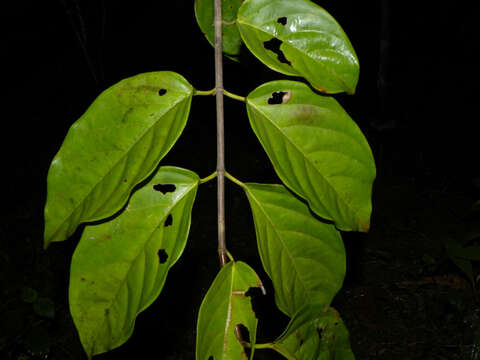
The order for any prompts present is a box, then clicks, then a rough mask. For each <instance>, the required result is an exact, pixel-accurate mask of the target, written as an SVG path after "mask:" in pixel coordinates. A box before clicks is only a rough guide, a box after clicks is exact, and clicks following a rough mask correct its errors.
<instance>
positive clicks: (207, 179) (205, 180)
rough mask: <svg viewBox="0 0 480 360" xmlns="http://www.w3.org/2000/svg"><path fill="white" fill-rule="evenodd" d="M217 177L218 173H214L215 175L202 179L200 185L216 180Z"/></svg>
mask: <svg viewBox="0 0 480 360" xmlns="http://www.w3.org/2000/svg"><path fill="white" fill-rule="evenodd" d="M216 177H217V172H216V171H214V172H213V173H211V174H210V175H208V176H207V177H204V178H203V179H200V184H204V183H206V182H209V181H210V180H212V179H215V178H216Z"/></svg>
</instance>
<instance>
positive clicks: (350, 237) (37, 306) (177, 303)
mask: <svg viewBox="0 0 480 360" xmlns="http://www.w3.org/2000/svg"><path fill="white" fill-rule="evenodd" d="M27 165H28V164H27ZM31 165H32V166H34V164H31ZM248 166H250V167H252V166H253V167H255V166H256V165H255V164H253V165H252V164H249V165H248ZM258 166H259V168H260V167H261V166H262V165H258ZM379 168H380V169H381V167H379ZM44 172H45V169H42V171H40V172H39V175H38V179H34V180H32V179H29V181H30V182H29V183H28V184H27V183H23V185H24V186H30V190H31V192H30V193H31V194H43V193H44V189H43V188H41V186H44V184H43V183H42V182H41V180H40V178H41V177H42V178H43V176H44V175H45V174H44ZM20 175H21V174H20ZM19 177H20V176H19ZM419 179H420V180H419ZM37 180H38V181H39V183H41V186H40V185H38V186H37V185H35V181H37ZM456 181H457V180H456V179H454V178H453V177H452V178H447V177H443V178H442V176H435V177H432V178H429V179H427V178H425V177H423V178H419V177H412V176H406V175H402V174H396V173H394V172H393V171H391V170H388V169H387V171H379V173H378V176H377V180H376V183H375V190H374V201H373V208H374V211H373V216H372V225H371V231H370V233H368V234H344V239H345V243H346V249H347V254H348V270H347V273H348V275H347V278H346V280H345V284H344V287H343V289H342V290H341V291H340V293H339V294H338V295H337V297H336V298H335V300H334V303H333V306H334V307H335V308H336V309H337V310H338V311H339V313H340V314H341V316H342V318H343V319H344V322H345V324H346V325H347V328H348V329H349V332H350V340H351V345H352V349H353V351H354V353H355V355H356V358H357V359H358V360H364V359H365V360H366V359H375V360H376V359H379V360H380V359H385V360H386V359H388V360H396V359H399V360H400V359H422V360H427V359H432V360H433V359H436V360H442V359H452V360H453V359H458V360H460V359H462V360H467V359H468V360H478V359H480V306H479V304H478V302H477V300H476V298H477V296H476V293H475V292H474V290H473V289H472V285H471V283H470V282H469V280H468V278H467V277H466V276H465V274H464V273H462V272H461V271H460V270H459V269H458V268H457V267H456V266H455V265H454V264H453V262H452V261H451V260H450V259H449V258H448V257H447V256H446V252H445V248H444V245H443V244H444V241H446V240H449V239H450V240H461V239H463V238H464V237H465V236H467V235H468V234H470V233H472V231H478V232H479V233H480V229H479V218H478V216H475V215H474V214H472V212H471V207H472V204H473V202H474V201H475V200H476V199H475V198H472V193H470V192H468V191H464V190H463V189H464V185H463V184H459V183H457V182H456ZM10 190H11V189H10ZM4 191H6V192H8V191H9V189H4ZM214 194H215V184H214V183H213V182H212V183H211V184H210V183H209V184H207V186H206V187H205V191H203V190H202V191H201V192H200V191H199V195H198V199H197V200H198V203H199V204H202V203H205V205H199V208H195V209H194V213H193V219H192V228H191V238H192V239H191V243H192V244H191V246H189V247H187V250H186V251H185V254H184V256H183V257H182V259H181V260H180V261H179V262H178V264H177V265H176V266H175V267H174V268H172V271H171V274H170V275H169V278H168V279H167V283H166V286H165V288H164V290H163V293H162V295H161V296H160V298H159V299H158V300H157V302H156V303H155V304H154V305H152V308H151V309H148V310H146V311H145V312H144V313H142V314H141V315H140V316H139V318H138V320H137V324H136V330H135V332H134V335H133V336H132V338H131V339H130V340H129V341H128V342H127V343H126V344H125V345H123V346H122V347H120V348H119V349H117V350H114V351H112V352H111V353H109V354H106V355H102V356H99V357H98V359H119V358H123V357H125V356H127V355H128V356H132V355H133V354H137V355H138V354H141V353H147V354H151V353H152V352H153V351H154V352H155V358H156V359H159V360H161V359H165V360H173V359H193V358H194V350H193V349H194V344H195V321H196V314H197V311H198V306H199V304H200V302H201V299H202V296H203V295H204V294H205V292H206V289H208V286H209V283H210V282H211V280H212V279H213V277H214V276H215V272H216V271H217V269H218V264H217V259H216V250H215V246H216V245H215V242H214V241H210V240H211V239H212V238H213V239H214V238H215V236H216V224H215V210H214V208H215V206H214V203H212V202H210V203H209V202H208V201H207V200H206V199H207V197H212V196H214ZM241 196H242V194H241V193H240V191H237V190H234V191H233V193H232V195H231V196H230V197H229V198H228V199H227V201H229V203H230V204H231V212H232V213H236V214H238V213H240V214H244V213H245V214H246V213H247V212H248V211H249V210H248V203H247V202H246V200H245V199H242V198H241ZM43 203H44V195H32V196H24V197H18V198H17V199H16V202H15V203H14V204H12V206H11V207H9V208H8V209H6V208H3V210H2V221H1V223H0V236H1V241H0V360H27V359H43V360H63V359H73V360H77V359H78V360H80V359H85V358H86V357H85V355H84V353H83V350H82V348H81V345H80V342H79V339H78V336H77V335H76V332H75V328H74V326H73V322H72V320H71V317H70V315H69V311H68V301H67V294H68V290H67V289H68V269H69V262H70V256H71V253H72V252H73V249H74V247H75V244H76V241H78V234H76V235H75V236H74V237H73V240H72V241H66V242H64V243H61V244H54V245H53V246H51V247H50V249H49V250H48V251H44V250H43V249H42V229H43V224H42V221H43V218H42V211H43ZM196 206H197V205H196ZM212 208H213V210H212ZM231 229H232V230H231V233H232V234H235V235H232V239H231V241H232V244H234V245H232V247H234V248H235V249H234V250H235V252H234V251H232V252H233V253H235V254H239V255H237V256H238V258H239V259H242V260H244V259H245V258H247V260H249V262H253V264H252V266H253V267H254V268H255V269H258V267H261V265H260V262H259V260H258V257H257V256H256V254H253V253H252V251H251V248H252V247H251V246H250V247H249V246H248V245H249V244H250V245H251V244H253V249H255V245H254V244H255V242H254V239H253V242H252V233H253V223H252V219H251V216H250V215H249V216H243V217H238V216H237V218H236V219H234V221H232V224H231ZM208 244H210V245H208ZM247 249H249V250H247ZM260 272H261V271H259V273H260ZM263 276H265V274H263ZM201 279H203V280H201ZM265 283H266V284H267V290H271V284H268V280H266V281H265ZM269 287H270V289H269ZM271 294H272V291H270V298H269V300H268V301H269V304H270V305H272V304H273V298H272V296H271ZM270 315H272V316H273V317H275V320H274V321H270V322H268V321H267V324H268V325H265V324H263V325H262V319H261V321H260V325H259V326H260V329H259V337H260V338H262V337H268V336H270V333H272V334H273V333H275V334H276V335H279V333H280V332H281V329H282V328H281V327H280V326H283V325H284V324H285V322H286V319H285V318H283V317H282V316H281V315H279V313H278V312H272V314H270ZM262 326H263V327H262ZM152 339H153V340H152ZM256 354H258V358H259V359H280V356H279V355H276V354H274V353H270V352H269V351H265V352H264V353H262V352H261V351H258V352H256ZM148 357H149V358H151V357H152V356H151V355H149V356H148ZM256 358H257V357H256Z"/></svg>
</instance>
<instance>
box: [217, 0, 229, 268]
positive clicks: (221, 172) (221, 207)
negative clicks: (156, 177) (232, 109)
mask: <svg viewBox="0 0 480 360" xmlns="http://www.w3.org/2000/svg"><path fill="white" fill-rule="evenodd" d="M214 25H215V88H216V104H217V184H218V185H217V186H218V188H217V211H218V213H217V218H218V256H219V259H220V266H221V267H223V266H225V264H226V263H227V252H226V242H225V137H224V116H223V64H222V49H223V45H222V0H214Z"/></svg>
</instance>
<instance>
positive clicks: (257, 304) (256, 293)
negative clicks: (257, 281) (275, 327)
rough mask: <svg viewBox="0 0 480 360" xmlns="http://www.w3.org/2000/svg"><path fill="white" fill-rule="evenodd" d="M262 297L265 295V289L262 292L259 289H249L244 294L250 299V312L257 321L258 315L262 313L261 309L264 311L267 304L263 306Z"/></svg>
mask: <svg viewBox="0 0 480 360" xmlns="http://www.w3.org/2000/svg"><path fill="white" fill-rule="evenodd" d="M262 287H263V285H262ZM263 295H265V289H263V290H262V289H261V288H259V287H251V288H249V289H248V290H247V292H246V293H245V296H248V297H250V301H251V303H252V310H253V312H254V313H255V317H256V318H257V319H259V316H258V314H261V313H262V309H264V308H265V306H268V304H265V301H262V300H264V296H263Z"/></svg>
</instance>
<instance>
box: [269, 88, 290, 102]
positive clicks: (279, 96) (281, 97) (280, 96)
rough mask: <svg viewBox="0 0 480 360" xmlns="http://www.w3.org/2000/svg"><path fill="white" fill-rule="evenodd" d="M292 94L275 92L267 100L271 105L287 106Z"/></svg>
mask: <svg viewBox="0 0 480 360" xmlns="http://www.w3.org/2000/svg"><path fill="white" fill-rule="evenodd" d="M291 95H292V93H291V92H290V91H275V92H273V93H272V96H270V97H269V98H268V100H267V103H268V104H269V105H278V104H285V103H287V102H288V100H290V97H291Z"/></svg>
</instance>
